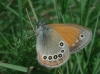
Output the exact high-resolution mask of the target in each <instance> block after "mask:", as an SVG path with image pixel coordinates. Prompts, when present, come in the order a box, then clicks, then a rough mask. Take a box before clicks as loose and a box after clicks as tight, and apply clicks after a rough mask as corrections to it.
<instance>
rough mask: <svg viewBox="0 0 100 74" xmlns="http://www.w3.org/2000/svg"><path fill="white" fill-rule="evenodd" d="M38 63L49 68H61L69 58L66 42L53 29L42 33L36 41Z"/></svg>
mask: <svg viewBox="0 0 100 74" xmlns="http://www.w3.org/2000/svg"><path fill="white" fill-rule="evenodd" d="M36 42H37V43H36V49H37V55H38V56H37V59H38V62H39V63H40V64H41V65H43V66H45V67H48V68H55V67H59V66H61V65H62V64H64V63H65V62H66V61H67V60H68V58H69V48H68V46H67V44H66V42H65V41H64V40H63V39H62V38H61V37H60V35H59V34H58V33H57V32H56V31H54V30H53V29H52V28H49V27H48V28H47V29H45V30H43V31H41V32H40V33H39V34H38V36H37V41H36Z"/></svg>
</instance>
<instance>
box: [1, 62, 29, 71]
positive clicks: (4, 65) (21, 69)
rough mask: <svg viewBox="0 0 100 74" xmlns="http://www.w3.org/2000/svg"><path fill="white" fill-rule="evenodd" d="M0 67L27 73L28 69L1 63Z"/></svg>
mask: <svg viewBox="0 0 100 74" xmlns="http://www.w3.org/2000/svg"><path fill="white" fill-rule="evenodd" d="M0 66H2V67H6V68H10V69H13V70H18V71H22V72H27V68H26V67H22V66H18V65H12V64H8V63H1V62H0Z"/></svg>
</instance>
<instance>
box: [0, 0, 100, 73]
mask: <svg viewBox="0 0 100 74" xmlns="http://www.w3.org/2000/svg"><path fill="white" fill-rule="evenodd" d="M31 4H32V6H31ZM26 9H27V10H28V14H29V17H30V19H31V21H32V25H33V26H34V28H35V26H36V25H37V23H38V21H39V20H42V19H44V20H45V22H46V23H48V24H49V23H75V24H80V25H83V26H86V27H88V28H90V29H91V30H92V32H93V37H92V40H91V42H90V44H89V45H88V46H87V47H86V48H84V49H83V50H82V51H80V52H78V53H76V54H72V55H71V56H70V58H69V60H68V61H67V62H66V64H65V65H63V66H61V67H60V68H57V69H52V70H51V69H46V68H44V67H42V66H41V65H39V63H38V62H37V59H36V56H37V54H36V47H35V45H36V38H35V36H34V35H35V34H34V32H33V30H32V27H31V25H30V22H29V19H28V15H27V12H26ZM2 62H3V63H2ZM30 66H34V67H35V69H33V72H32V73H34V74H35V73H36V74H45V73H46V74H100V0H31V2H30V0H0V74H26V72H27V69H28V68H29V67H30Z"/></svg>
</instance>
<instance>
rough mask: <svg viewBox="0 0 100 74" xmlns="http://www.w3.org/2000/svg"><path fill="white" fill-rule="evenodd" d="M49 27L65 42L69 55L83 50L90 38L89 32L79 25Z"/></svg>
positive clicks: (53, 25)
mask: <svg viewBox="0 0 100 74" xmlns="http://www.w3.org/2000/svg"><path fill="white" fill-rule="evenodd" d="M50 26H51V27H52V28H53V29H54V30H55V31H56V32H57V33H58V34H59V35H60V36H61V37H62V38H63V39H64V40H65V41H66V43H67V44H68V46H69V51H70V53H71V54H72V53H75V52H78V51H79V50H81V49H83V48H84V47H85V46H86V45H88V43H89V42H90V40H91V38H92V32H91V30H89V29H88V28H86V27H83V26H80V25H72V24H70V25H69V24H50Z"/></svg>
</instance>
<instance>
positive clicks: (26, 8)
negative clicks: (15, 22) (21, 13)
mask: <svg viewBox="0 0 100 74" xmlns="http://www.w3.org/2000/svg"><path fill="white" fill-rule="evenodd" d="M26 12H27V16H28V19H29V22H30V24H31V26H32V28H33V32H34V33H36V31H35V29H34V27H33V25H32V22H31V19H30V17H29V13H28V10H27V8H26Z"/></svg>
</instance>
